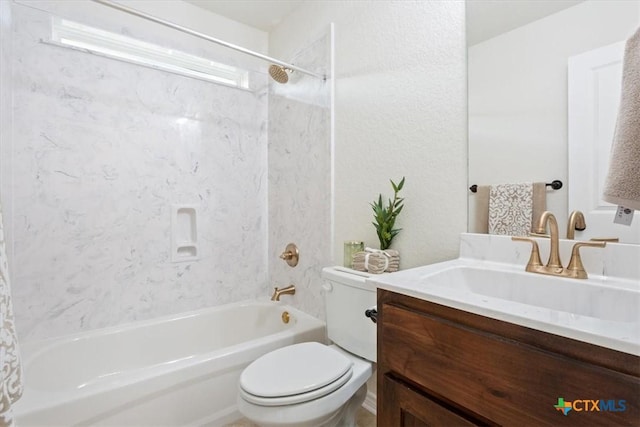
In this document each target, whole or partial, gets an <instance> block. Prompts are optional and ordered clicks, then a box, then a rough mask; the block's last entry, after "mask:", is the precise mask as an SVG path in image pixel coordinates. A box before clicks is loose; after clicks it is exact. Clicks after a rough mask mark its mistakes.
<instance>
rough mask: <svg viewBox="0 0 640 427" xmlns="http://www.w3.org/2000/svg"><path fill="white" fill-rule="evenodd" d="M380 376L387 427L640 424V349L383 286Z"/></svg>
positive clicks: (381, 408)
mask: <svg viewBox="0 0 640 427" xmlns="http://www.w3.org/2000/svg"><path fill="white" fill-rule="evenodd" d="M552 297H553V296H550V298H552ZM377 375H378V378H377V379H378V405H377V409H378V425H379V426H382V427H392V426H447V427H449V426H472V425H489V426H493V425H504V426H518V427H520V426H530V425H531V426H543V425H549V426H598V425H601V426H623V425H630V426H638V425H640V358H639V357H637V356H633V355H631V354H627V353H623V352H619V351H615V350H611V349H607V348H603V347H599V346H596V345H593V344H589V343H585V342H582V341H576V340H573V339H569V338H565V337H561V336H558V335H554V334H550V333H546V332H542V331H538V330H534V329H530V328H526V327H523V326H518V325H515V324H512V323H507V322H503V321H500V320H495V319H491V318H488V317H484V316H480V315H476V314H472V313H468V312H465V311H461V310H457V309H453V308H450V307H446V306H443V305H439V304H435V303H431V302H428V301H424V300H420V299H417V298H412V297H408V296H405V295H401V294H397V293H394V292H389V291H385V290H381V289H380V290H378V374H377ZM559 401H561V402H570V403H571V404H572V405H573V407H572V410H570V411H568V412H567V414H566V415H564V414H563V413H562V412H561V411H559V410H558V409H556V406H558V405H559Z"/></svg>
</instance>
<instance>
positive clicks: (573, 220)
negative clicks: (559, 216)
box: [567, 211, 587, 240]
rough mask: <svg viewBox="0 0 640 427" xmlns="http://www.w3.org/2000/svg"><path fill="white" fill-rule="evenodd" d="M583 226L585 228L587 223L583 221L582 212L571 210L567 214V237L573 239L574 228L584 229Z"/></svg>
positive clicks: (574, 234)
mask: <svg viewBox="0 0 640 427" xmlns="http://www.w3.org/2000/svg"><path fill="white" fill-rule="evenodd" d="M585 228H587V223H586V222H585V221H584V215H583V214H582V212H580V211H573V212H571V215H569V223H568V224H567V239H570V240H573V239H575V236H576V230H578V231H584V229H585Z"/></svg>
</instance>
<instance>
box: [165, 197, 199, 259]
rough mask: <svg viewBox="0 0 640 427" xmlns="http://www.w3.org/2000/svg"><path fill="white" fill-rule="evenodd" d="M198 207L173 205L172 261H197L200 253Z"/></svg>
mask: <svg viewBox="0 0 640 427" xmlns="http://www.w3.org/2000/svg"><path fill="white" fill-rule="evenodd" d="M197 218H198V209H197V207H196V206H193V205H172V206H171V261H172V262H182V261H195V260H197V259H198V258H199V253H198V226H197Z"/></svg>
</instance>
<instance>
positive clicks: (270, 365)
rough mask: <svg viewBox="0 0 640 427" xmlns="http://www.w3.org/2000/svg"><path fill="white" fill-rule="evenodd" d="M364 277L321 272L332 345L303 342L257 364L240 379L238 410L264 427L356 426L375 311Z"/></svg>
mask: <svg viewBox="0 0 640 427" xmlns="http://www.w3.org/2000/svg"><path fill="white" fill-rule="evenodd" d="M368 276H369V274H367V273H360V272H357V271H353V270H348V269H341V268H340V267H328V268H325V269H323V270H322V278H323V279H324V283H323V285H322V287H323V289H324V298H325V303H326V322H327V335H328V337H329V339H330V340H331V341H333V344H332V345H325V344H320V343H317V342H305V343H299V344H293V345H290V346H287V347H282V348H279V349H277V350H274V351H272V352H270V353H267V354H265V355H263V356H261V357H260V358H258V359H256V360H255V361H254V362H252V363H251V364H250V365H249V366H247V367H246V368H245V370H244V371H243V372H242V374H241V375H240V381H239V386H238V399H237V402H238V410H239V411H240V413H241V414H242V415H243V416H244V417H246V418H247V419H249V420H250V421H251V422H253V423H255V424H257V425H259V426H262V427H271V426H274V427H275V426H278V427H284V426H296V427H306V426H309V427H319V426H322V427H333V426H355V418H356V414H357V411H358V409H359V408H360V406H361V405H362V402H363V401H364V399H365V397H366V394H367V384H366V383H367V380H368V379H369V378H370V377H371V373H372V364H373V362H375V361H376V325H375V323H373V322H372V321H371V319H369V318H367V317H366V316H365V310H367V309H370V308H372V307H373V306H375V305H376V288H375V287H373V286H371V285H367V284H365V279H366V278H367V277H368Z"/></svg>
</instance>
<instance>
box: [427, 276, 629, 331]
mask: <svg viewBox="0 0 640 427" xmlns="http://www.w3.org/2000/svg"><path fill="white" fill-rule="evenodd" d="M420 281H421V282H422V285H423V286H424V287H425V288H426V287H428V288H432V287H437V288H446V289H447V290H449V291H453V292H455V293H458V292H461V293H471V294H476V295H479V296H483V297H490V298H497V299H500V300H505V301H509V302H515V303H520V304H526V305H529V306H535V307H542V308H546V309H550V310H555V311H561V312H565V313H571V314H574V315H578V316H588V317H593V318H596V319H601V320H610V321H614V322H638V321H639V320H640V312H639V311H638V308H639V307H640V293H639V292H637V291H633V290H630V289H624V288H623V287H619V286H612V285H613V283H608V282H606V281H602V280H594V279H588V280H578V279H567V278H562V277H554V276H546V275H540V274H532V273H526V272H519V271H508V270H497V269H487V268H476V267H471V266H462V265H461V266H455V267H450V268H447V269H444V270H440V271H437V272H434V273H432V274H427V275H424V276H422V277H421V278H420ZM485 302H488V300H487V299H485Z"/></svg>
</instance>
